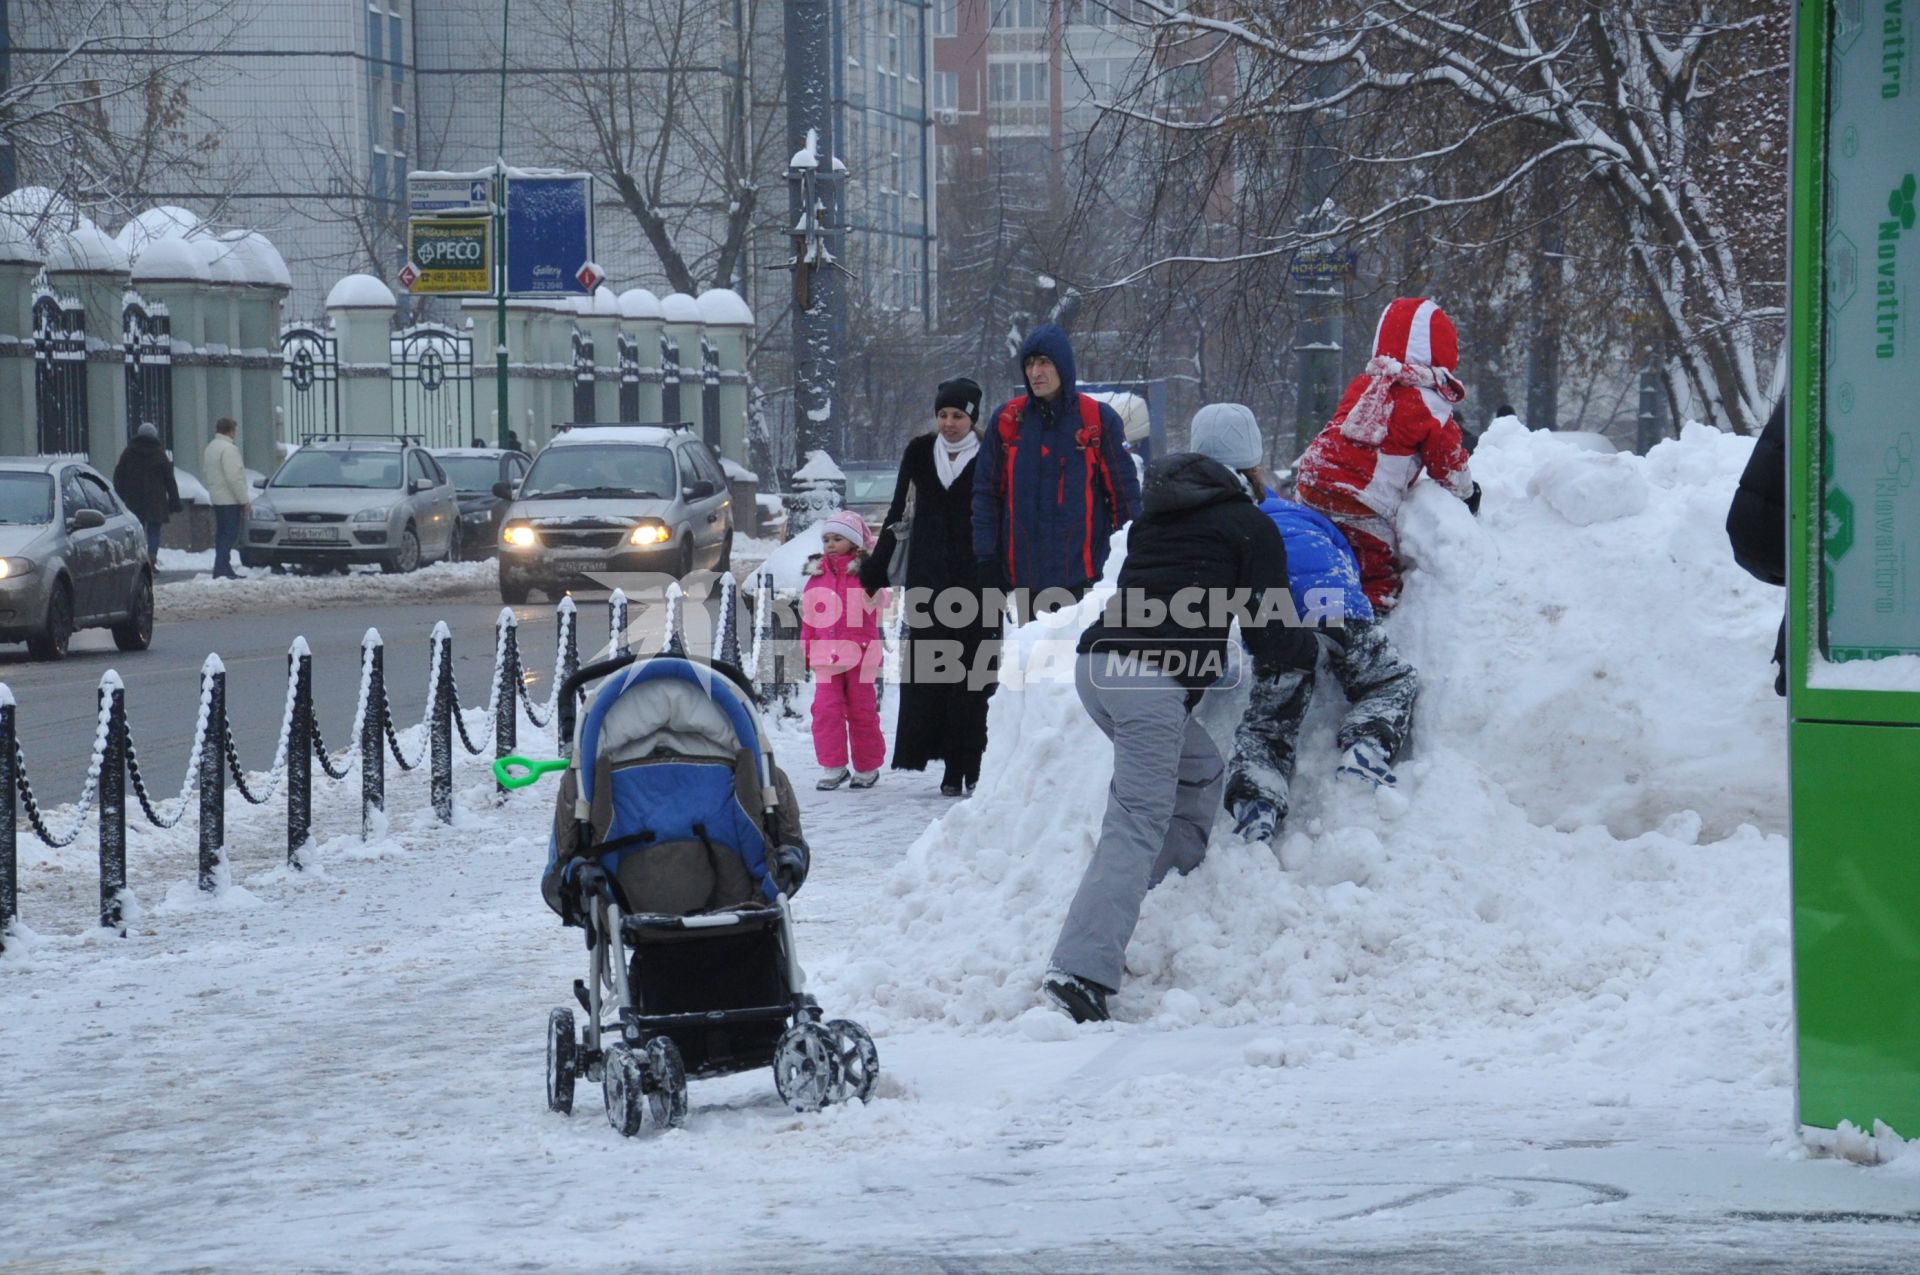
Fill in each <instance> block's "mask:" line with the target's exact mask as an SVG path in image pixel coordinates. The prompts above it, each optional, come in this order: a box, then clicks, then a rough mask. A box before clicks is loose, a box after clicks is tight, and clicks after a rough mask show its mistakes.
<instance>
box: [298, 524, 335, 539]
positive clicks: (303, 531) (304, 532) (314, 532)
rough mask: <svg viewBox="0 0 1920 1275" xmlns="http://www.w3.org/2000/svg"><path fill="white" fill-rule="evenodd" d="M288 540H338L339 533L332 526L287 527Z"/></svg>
mask: <svg viewBox="0 0 1920 1275" xmlns="http://www.w3.org/2000/svg"><path fill="white" fill-rule="evenodd" d="M287 539H289V540H339V539H340V536H339V533H338V532H336V531H335V530H334V529H333V528H332V527H288V528H287Z"/></svg>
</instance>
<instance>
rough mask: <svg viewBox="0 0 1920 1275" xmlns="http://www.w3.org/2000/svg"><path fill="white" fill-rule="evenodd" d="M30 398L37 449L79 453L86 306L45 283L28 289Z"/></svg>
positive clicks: (84, 428) (83, 433)
mask: <svg viewBox="0 0 1920 1275" xmlns="http://www.w3.org/2000/svg"><path fill="white" fill-rule="evenodd" d="M43 278H44V276H43ZM33 400H34V414H35V416H36V417H37V418H38V420H39V450H40V453H41V454H42V455H50V454H65V453H73V454H84V453H85V452H86V450H87V441H88V433H89V428H88V420H87V308H86V307H85V306H84V305H82V304H81V303H80V302H79V300H77V299H76V298H74V297H66V296H61V295H60V294H59V293H57V292H55V291H53V290H52V289H51V288H49V287H47V286H46V285H45V284H44V283H41V284H37V285H35V287H34V290H33Z"/></svg>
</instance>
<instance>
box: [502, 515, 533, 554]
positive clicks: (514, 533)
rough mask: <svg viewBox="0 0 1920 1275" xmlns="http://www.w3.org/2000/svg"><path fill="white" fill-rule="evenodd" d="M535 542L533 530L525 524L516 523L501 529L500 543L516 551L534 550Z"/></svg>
mask: <svg viewBox="0 0 1920 1275" xmlns="http://www.w3.org/2000/svg"><path fill="white" fill-rule="evenodd" d="M533 542H534V535H533V528H532V527H529V526H527V524H526V523H524V522H522V523H515V524H513V525H512V526H509V527H505V528H502V529H501V532H500V543H501V544H503V545H508V546H511V547H512V548H515V549H531V548H533Z"/></svg>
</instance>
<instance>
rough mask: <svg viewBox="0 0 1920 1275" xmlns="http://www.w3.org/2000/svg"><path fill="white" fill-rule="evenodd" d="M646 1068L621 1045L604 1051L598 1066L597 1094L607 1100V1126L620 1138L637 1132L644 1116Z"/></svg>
mask: <svg viewBox="0 0 1920 1275" xmlns="http://www.w3.org/2000/svg"><path fill="white" fill-rule="evenodd" d="M646 1078H647V1072H646V1066H645V1064H643V1063H642V1062H641V1061H640V1056H639V1055H638V1054H636V1053H634V1052H633V1050H631V1049H629V1048H628V1047H627V1046H626V1045H625V1044H624V1043H622V1044H616V1045H614V1046H613V1047H612V1048H610V1049H608V1050H607V1053H606V1059H605V1061H604V1062H603V1063H602V1065H601V1076H600V1094H601V1096H602V1097H604V1098H605V1099H606V1100H607V1123H608V1124H610V1125H612V1126H613V1127H614V1128H615V1129H618V1130H619V1131H620V1136H621V1137H623V1138H631V1137H632V1136H633V1135H634V1134H636V1133H638V1132H640V1122H641V1120H642V1119H643V1118H644V1117H645V1115H646V1110H647V1094H646Z"/></svg>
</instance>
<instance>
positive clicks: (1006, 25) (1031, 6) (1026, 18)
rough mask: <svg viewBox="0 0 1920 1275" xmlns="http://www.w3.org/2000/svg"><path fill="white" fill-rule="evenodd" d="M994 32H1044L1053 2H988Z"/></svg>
mask: <svg viewBox="0 0 1920 1275" xmlns="http://www.w3.org/2000/svg"><path fill="white" fill-rule="evenodd" d="M988 3H990V4H991V5H992V6H993V9H992V13H991V18H992V20H991V22H990V23H989V25H990V26H992V27H993V29H994V30H995V31H1045V30H1046V29H1047V15H1048V12H1049V11H1050V10H1051V9H1052V8H1053V0H988Z"/></svg>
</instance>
